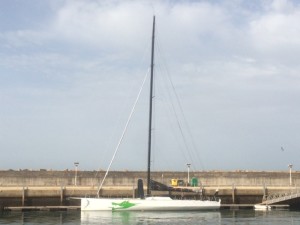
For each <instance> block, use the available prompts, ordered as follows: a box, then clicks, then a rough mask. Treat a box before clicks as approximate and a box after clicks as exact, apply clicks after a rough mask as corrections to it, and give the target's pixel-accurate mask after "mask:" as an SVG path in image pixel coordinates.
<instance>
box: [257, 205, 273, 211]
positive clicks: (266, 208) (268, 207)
mask: <svg viewBox="0 0 300 225" xmlns="http://www.w3.org/2000/svg"><path fill="white" fill-rule="evenodd" d="M254 209H255V210H271V206H269V205H259V204H257V205H254Z"/></svg>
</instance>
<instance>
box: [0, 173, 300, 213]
mask: <svg viewBox="0 0 300 225" xmlns="http://www.w3.org/2000/svg"><path fill="white" fill-rule="evenodd" d="M104 173H105V172H103V171H102V172H95V171H78V173H77V177H76V183H77V185H76V186H75V171H46V170H41V171H29V170H22V171H0V207H2V208H3V207H8V206H41V205H46V206H51V205H61V206H63V205H79V201H76V200H69V198H70V197H84V196H94V195H95V194H96V193H97V188H98V185H99V182H100V181H101V179H102V178H103V176H104ZM190 177H196V178H198V180H199V185H198V187H194V189H195V190H196V191H197V192H198V193H199V194H194V196H191V195H189V194H183V193H180V192H178V193H177V192H172V195H173V196H175V197H176V198H190V197H192V198H196V197H201V196H200V193H201V195H202V194H203V195H205V196H208V197H210V196H213V195H214V193H215V191H216V190H218V191H219V197H220V198H221V199H222V203H224V204H233V203H234V204H255V203H260V202H261V201H262V200H263V198H265V197H266V196H268V195H269V194H272V193H280V192H290V191H291V190H297V189H298V188H297V187H299V184H300V173H299V172H293V173H292V186H290V174H289V172H264V171H262V172H257V171H227V172H224V171H199V172H191V173H190ZM139 178H142V179H144V180H146V173H145V172H138V171H112V172H110V173H109V176H108V177H107V180H106V182H105V183H104V188H103V189H102V191H101V194H102V196H105V197H132V196H134V195H135V189H136V183H137V179H139ZM173 178H178V179H183V180H187V172H169V171H160V172H158V171H157V172H153V173H152V179H154V180H156V181H158V182H161V183H164V184H167V185H170V180H171V179H173ZM154 194H156V195H161V194H166V193H160V192H154Z"/></svg>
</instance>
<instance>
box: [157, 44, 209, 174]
mask: <svg viewBox="0 0 300 225" xmlns="http://www.w3.org/2000/svg"><path fill="white" fill-rule="evenodd" d="M157 43H158V44H157V46H158V50H159V52H160V55H161V56H162V59H163V61H165V58H164V57H163V54H162V53H161V51H160V45H159V41H157ZM164 65H165V66H164V68H165V70H166V72H167V77H168V80H169V81H170V84H171V86H172V89H173V92H174V95H175V97H176V100H177V104H178V106H179V109H180V112H181V114H182V116H183V120H184V123H185V125H186V128H187V131H188V134H189V136H190V138H191V142H192V149H193V150H194V153H195V154H196V157H197V159H198V161H199V162H200V164H201V167H202V168H203V169H204V165H203V162H202V160H201V158H200V157H199V154H198V151H197V150H196V149H197V148H196V144H195V141H194V138H193V135H192V132H191V130H190V127H189V126H188V122H187V119H186V117H185V114H184V112H183V108H182V105H181V103H180V100H179V96H178V94H177V92H176V89H175V86H174V83H173V81H172V79H171V76H170V73H169V70H168V68H167V67H166V63H165V64H164ZM172 106H173V103H172ZM175 116H176V118H177V120H178V116H177V114H176V113H175ZM178 123H179V122H178ZM179 126H180V125H179ZM180 130H181V132H182V129H181V127H180ZM182 135H183V134H182ZM183 138H184V139H186V138H185V136H184V135H183ZM184 142H186V140H185V141H184ZM187 149H189V148H188V147H187ZM191 159H192V158H191Z"/></svg>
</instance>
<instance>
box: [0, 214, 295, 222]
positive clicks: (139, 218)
mask: <svg viewBox="0 0 300 225" xmlns="http://www.w3.org/2000/svg"><path fill="white" fill-rule="evenodd" d="M1 224H10V225H17V224H18V225H19V224H24V225H29V224H30V225H37V224H43V225H54V224H55V225H56V224H64V225H71V224H72V225H73V224H78V225H80V224H82V225H93V224H105V225H110V224H113V225H120V224H123V225H129V224H130V225H148V224H152V225H153V224H155V225H159V224H172V225H179V224H180V225H182V224H208V225H212V224H214V225H232V224H247V225H257V224H263V225H282V224H291V225H293V224H300V213H299V211H290V210H271V211H254V210H220V211H207V212H99V211H98V212H80V211H65V212H46V211H35V212H2V213H1V212H0V225H1Z"/></svg>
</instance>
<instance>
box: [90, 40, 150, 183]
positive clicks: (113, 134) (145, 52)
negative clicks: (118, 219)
mask: <svg viewBox="0 0 300 225" xmlns="http://www.w3.org/2000/svg"><path fill="white" fill-rule="evenodd" d="M149 46H150V44H149V43H147V46H146V47H144V51H143V54H142V57H141V60H140V61H141V64H142V63H143V62H144V61H145V59H146V55H148V54H147V52H148V51H149V50H148V49H149ZM148 72H149V71H148ZM148 72H147V73H148ZM132 86H133V85H132ZM131 89H132V88H130V90H131ZM128 102H129V101H126V103H125V104H124V107H123V109H122V110H121V112H122V113H120V115H119V117H118V119H117V121H118V123H117V124H120V123H121V117H122V115H123V114H124V112H125V108H126V106H127V105H128ZM117 128H118V126H117V125H115V128H114V131H113V132H112V134H111V135H110V138H109V141H108V142H107V144H106V146H105V151H104V155H106V154H107V153H108V150H109V146H110V144H111V143H112V140H113V138H114V137H115V136H116V133H117ZM100 171H101V168H100V167H99V169H98V170H97V172H96V174H95V176H94V178H95V179H97V176H98V174H99V173H100ZM99 179H100V175H99ZM94 182H95V181H93V182H92V185H93V186H94ZM98 183H99V182H98Z"/></svg>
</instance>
